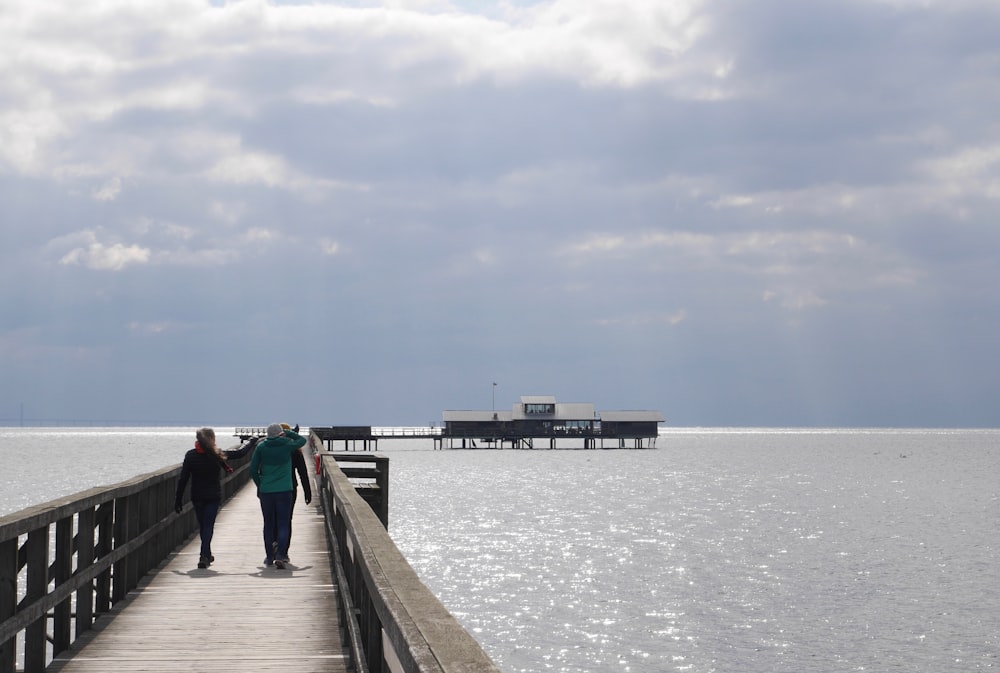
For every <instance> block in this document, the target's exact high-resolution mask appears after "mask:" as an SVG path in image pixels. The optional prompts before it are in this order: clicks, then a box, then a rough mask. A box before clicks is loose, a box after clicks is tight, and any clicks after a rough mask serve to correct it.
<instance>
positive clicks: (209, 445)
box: [174, 428, 259, 568]
mask: <svg viewBox="0 0 1000 673" xmlns="http://www.w3.org/2000/svg"><path fill="white" fill-rule="evenodd" d="M258 439H259V437H254V438H252V439H251V440H250V441H249V442H247V443H246V444H244V445H243V446H241V447H239V448H238V449H231V450H228V451H221V450H219V447H218V446H216V444H215V430H213V429H212V428H202V429H200V430H198V431H197V432H196V433H195V443H194V448H193V449H191V450H190V451H188V452H187V453H186V454H184V463H183V464H182V465H181V476H180V479H178V481H177V496H176V498H175V500H174V511H175V512H177V513H178V514H180V512H181V509H182V508H183V505H182V500H183V497H184V489H185V488H186V487H187V483H188V480H189V479H190V480H191V504H192V505H194V515H195V517H197V519H198V529H199V532H200V534H201V557H200V558H199V559H198V567H199V568H207V567H208V566H210V565H211V564H212V561H214V560H215V557H214V556H212V535H213V533H214V532H215V517H216V516H217V515H218V513H219V505H220V504H221V503H222V485H221V482H220V479H219V477H220V475H221V474H222V472H223V471H226V472H232V471H233V470H232V468H231V467H229V464H228V463H226V459H227V458H241V457H243V456H245V455H247V454H248V453H250V452H251V451H253V448H254V446H256V445H257V440H258Z"/></svg>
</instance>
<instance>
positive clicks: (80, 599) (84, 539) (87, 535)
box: [76, 507, 95, 638]
mask: <svg viewBox="0 0 1000 673" xmlns="http://www.w3.org/2000/svg"><path fill="white" fill-rule="evenodd" d="M94 533H95V529H94V508H93V507H88V508H87V509H84V510H81V511H80V514H79V515H78V516H77V524H76V566H77V568H89V567H90V566H91V564H92V563H93V562H94ZM93 623H94V583H93V582H87V583H86V584H84V585H83V586H81V587H80V588H79V589H77V590H76V637H77V638H79V637H80V636H81V635H82V634H83V633H84V632H85V631H88V630H90V626H91V625H92V624H93Z"/></svg>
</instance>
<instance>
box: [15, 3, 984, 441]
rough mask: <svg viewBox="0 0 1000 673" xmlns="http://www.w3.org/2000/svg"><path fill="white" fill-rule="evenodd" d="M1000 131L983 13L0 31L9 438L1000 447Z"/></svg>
mask: <svg viewBox="0 0 1000 673" xmlns="http://www.w3.org/2000/svg"><path fill="white" fill-rule="evenodd" d="M997 110H1000V3H997V2H996V1H995V0H809V1H808V2H804V1H801V0H754V1H753V2H745V1H742V0H629V1H628V2H621V1H620V0H534V1H517V2H515V1H510V0H508V1H501V2H496V1H490V0H466V1H458V0H455V1H452V2H448V1H446V0H385V1H383V2H377V1H366V0H356V1H354V2H276V1H271V2H266V1H264V0H241V1H235V2H208V1H200V0H157V1H156V2H143V3H137V2H133V1H132V0H101V1H100V2H97V1H95V2H72V1H70V0H63V1H56V0H32V2H23V1H21V0H0V224H2V227H0V308H2V311H0V424H8V425H10V424H14V425H16V424H18V423H22V422H23V423H24V424H26V425H30V424H42V423H52V422H55V423H58V422H112V423H123V424H131V423H142V424H146V423H152V424H157V423H167V424H173V423H177V424H188V425H199V424H202V423H217V424H222V423H228V424H233V425H236V426H241V425H260V424H267V423H269V422H274V421H278V420H280V421H285V422H289V423H292V424H295V423H300V424H302V425H314V426H316V425H339V424H351V425H353V424H358V425H368V424H372V425H427V424H431V423H435V424H440V422H441V414H442V411H444V410H457V409H484V410H485V409H491V408H497V409H510V408H511V407H512V405H513V404H515V403H516V402H517V401H518V400H519V398H520V396H521V395H553V396H555V397H556V399H557V400H558V401H560V402H580V403H593V404H594V405H595V407H596V409H597V410H598V411H601V410H604V411H610V410H658V411H660V412H661V413H662V414H663V416H664V418H665V419H666V422H665V423H664V427H671V426H682V427H691V426H804V427H816V426H819V427H841V426H845V427H873V426H877V427H1000V404H998V401H1000V357H998V354H997V344H996V341H997V337H998V335H1000V292H998V291H997V288H998V286H1000V263H998V259H1000V257H998V251H1000V117H998V115H997ZM494 384H496V385H494Z"/></svg>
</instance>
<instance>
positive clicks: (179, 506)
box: [174, 502, 184, 514]
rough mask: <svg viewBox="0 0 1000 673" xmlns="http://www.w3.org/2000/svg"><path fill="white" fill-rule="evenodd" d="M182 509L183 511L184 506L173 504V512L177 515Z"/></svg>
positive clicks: (177, 503)
mask: <svg viewBox="0 0 1000 673" xmlns="http://www.w3.org/2000/svg"><path fill="white" fill-rule="evenodd" d="M182 509H184V506H183V505H181V503H179V502H175V503H174V512H176V513H177V514H180V513H181V510H182Z"/></svg>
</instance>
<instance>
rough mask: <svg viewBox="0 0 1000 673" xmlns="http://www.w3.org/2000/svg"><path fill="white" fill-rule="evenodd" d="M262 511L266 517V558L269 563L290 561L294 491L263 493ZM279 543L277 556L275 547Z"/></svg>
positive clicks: (261, 496) (261, 495)
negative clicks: (289, 545)
mask: <svg viewBox="0 0 1000 673" xmlns="http://www.w3.org/2000/svg"><path fill="white" fill-rule="evenodd" d="M260 511H261V514H263V515H264V557H265V558H266V559H267V560H268V561H273V560H275V559H281V560H282V561H285V560H287V559H288V540H289V537H290V536H291V512H292V491H282V492H281V493H261V494H260ZM275 542H277V543H278V552H277V554H275V552H274V548H273V545H274V543H275Z"/></svg>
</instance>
